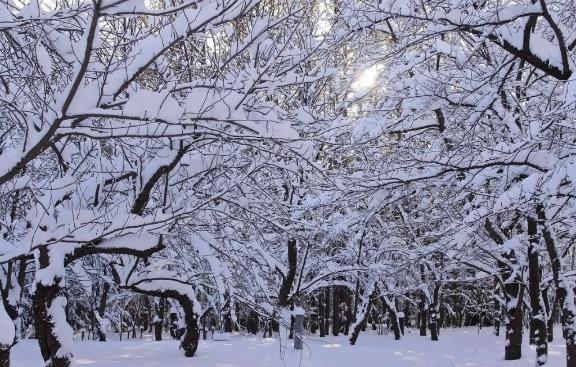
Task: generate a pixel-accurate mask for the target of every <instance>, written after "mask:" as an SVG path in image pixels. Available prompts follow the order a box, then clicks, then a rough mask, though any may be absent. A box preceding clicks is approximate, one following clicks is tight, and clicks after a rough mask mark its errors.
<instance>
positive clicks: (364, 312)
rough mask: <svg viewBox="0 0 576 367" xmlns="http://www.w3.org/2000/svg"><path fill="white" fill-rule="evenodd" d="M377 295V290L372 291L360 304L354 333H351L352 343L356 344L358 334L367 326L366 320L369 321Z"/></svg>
mask: <svg viewBox="0 0 576 367" xmlns="http://www.w3.org/2000/svg"><path fill="white" fill-rule="evenodd" d="M375 297H376V290H374V291H373V292H372V294H370V295H369V296H368V299H367V300H366V301H364V302H362V303H361V304H359V306H358V313H357V314H356V324H355V325H354V328H353V329H352V335H350V344H351V345H354V344H356V341H357V340H358V336H359V335H360V331H362V329H363V327H366V322H367V321H368V316H369V315H370V312H371V311H372V305H373V303H374V299H375ZM358 315H360V320H358Z"/></svg>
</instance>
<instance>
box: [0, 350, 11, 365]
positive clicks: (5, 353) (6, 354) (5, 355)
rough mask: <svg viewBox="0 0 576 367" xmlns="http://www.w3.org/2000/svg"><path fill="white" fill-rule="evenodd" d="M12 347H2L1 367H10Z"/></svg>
mask: <svg viewBox="0 0 576 367" xmlns="http://www.w3.org/2000/svg"><path fill="white" fill-rule="evenodd" d="M10 349H11V346H8V345H7V346H4V345H0V367H10Z"/></svg>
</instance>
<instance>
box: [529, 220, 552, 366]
mask: <svg viewBox="0 0 576 367" xmlns="http://www.w3.org/2000/svg"><path fill="white" fill-rule="evenodd" d="M528 237H529V241H530V246H528V282H529V283H528V284H529V292H530V306H531V307H532V314H531V318H530V344H534V345H536V365H537V366H543V365H544V364H546V361H547V360H548V342H547V338H548V333H547V332H546V317H547V316H546V312H545V309H544V301H543V297H542V295H541V291H540V264H539V256H540V251H539V244H538V242H539V238H538V228H537V224H536V220H535V219H534V218H532V217H528Z"/></svg>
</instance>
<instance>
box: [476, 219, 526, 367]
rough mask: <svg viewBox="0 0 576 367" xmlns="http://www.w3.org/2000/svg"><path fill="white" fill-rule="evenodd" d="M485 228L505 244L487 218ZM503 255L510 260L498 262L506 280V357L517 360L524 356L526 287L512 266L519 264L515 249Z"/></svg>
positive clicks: (501, 243)
mask: <svg viewBox="0 0 576 367" xmlns="http://www.w3.org/2000/svg"><path fill="white" fill-rule="evenodd" d="M484 229H485V230H486V233H487V234H488V235H489V236H490V238H491V239H492V240H493V241H494V242H496V243H497V244H498V245H504V242H505V241H504V238H503V237H502V236H501V235H500V234H499V233H498V232H497V231H496V229H495V228H494V227H493V226H492V223H491V222H490V221H489V220H488V219H486V221H485V223H484ZM502 257H503V258H505V259H506V260H507V261H508V264H511V265H506V264H504V263H503V262H500V261H499V262H498V268H499V269H500V274H501V276H502V280H503V282H504V296H505V300H506V346H505V347H504V359H505V360H516V359H520V358H521V357H522V303H523V302H522V300H523V298H524V287H523V286H522V285H521V284H522V279H521V276H520V272H519V271H517V269H512V267H514V266H517V261H516V254H515V253H514V249H508V250H507V251H506V252H504V253H502Z"/></svg>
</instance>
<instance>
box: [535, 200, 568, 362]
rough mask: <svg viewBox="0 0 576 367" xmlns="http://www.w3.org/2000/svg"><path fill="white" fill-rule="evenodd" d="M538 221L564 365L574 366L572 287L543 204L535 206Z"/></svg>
mask: <svg viewBox="0 0 576 367" xmlns="http://www.w3.org/2000/svg"><path fill="white" fill-rule="evenodd" d="M536 212H537V213H538V221H539V224H540V225H541V226H542V236H543V237H544V243H545V244H546V250H547V251H548V256H549V257H550V264H551V265H552V275H553V278H554V283H555V285H556V291H557V293H556V294H557V299H558V304H559V305H560V307H561V310H562V315H561V321H562V331H563V333H564V339H565V340H566V366H567V367H576V329H575V328H576V314H575V312H574V288H573V284H572V282H570V281H569V280H568V279H566V278H565V276H564V269H563V259H562V257H561V255H560V254H559V253H558V248H557V247H556V241H555V239H554V236H553V232H552V228H551V227H549V226H548V224H547V223H546V213H545V211H544V207H543V205H538V207H537V208H536Z"/></svg>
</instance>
